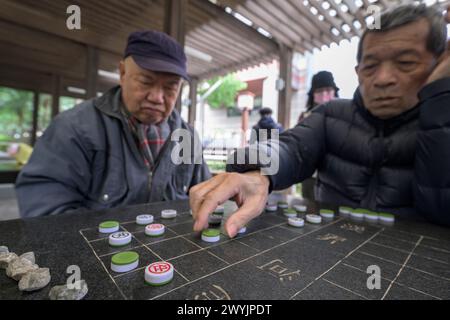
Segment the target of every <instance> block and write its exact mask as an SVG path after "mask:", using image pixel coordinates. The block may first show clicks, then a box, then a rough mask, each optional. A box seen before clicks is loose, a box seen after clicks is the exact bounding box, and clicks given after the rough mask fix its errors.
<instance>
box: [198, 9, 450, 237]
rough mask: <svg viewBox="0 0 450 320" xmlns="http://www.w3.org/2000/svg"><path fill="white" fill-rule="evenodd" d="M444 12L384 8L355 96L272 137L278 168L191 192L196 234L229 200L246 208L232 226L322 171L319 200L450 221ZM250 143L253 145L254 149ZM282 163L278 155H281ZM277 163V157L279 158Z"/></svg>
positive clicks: (257, 168)
mask: <svg viewBox="0 0 450 320" xmlns="http://www.w3.org/2000/svg"><path fill="white" fill-rule="evenodd" d="M445 20H447V22H450V7H449V8H448V11H447V14H446V17H445V18H444V17H443V15H442V10H440V9H438V8H436V7H427V6H425V5H405V6H400V7H397V8H395V9H393V10H391V11H388V12H385V13H383V14H382V16H381V28H380V29H374V30H369V29H368V30H366V31H365V33H364V35H363V37H362V39H361V42H360V46H359V51H358V57H357V59H358V65H357V67H356V72H357V74H358V78H359V88H358V90H357V91H356V93H355V95H354V98H353V99H352V100H335V101H332V102H329V103H328V104H326V105H321V106H318V107H317V108H315V109H314V110H313V112H312V114H311V116H310V117H308V118H307V119H306V120H305V121H303V122H302V123H301V124H299V125H297V126H296V127H295V128H293V129H291V130H289V131H286V132H285V133H283V134H281V136H280V139H279V143H278V142H274V141H271V142H269V144H268V146H269V147H271V152H272V156H274V155H278V156H279V163H278V168H279V170H278V172H276V173H274V174H273V173H271V174H270V175H267V172H265V169H266V167H264V166H263V165H262V164H256V165H251V164H243V165H242V164H234V165H229V166H228V168H227V169H228V171H234V173H225V174H222V175H219V176H216V177H214V178H213V179H211V180H209V181H206V182H203V183H201V184H199V185H197V186H195V187H193V188H192V189H191V192H190V203H191V207H192V210H193V215H194V218H195V220H196V222H195V224H194V229H195V230H201V229H203V228H205V227H206V226H207V222H208V219H207V218H208V214H209V213H210V212H212V211H213V210H214V208H215V207H216V206H217V205H218V204H220V203H223V202H224V201H226V200H228V199H233V200H235V201H236V202H237V204H238V205H239V207H240V208H239V210H238V211H236V213H234V214H233V215H232V216H231V217H230V218H229V219H228V221H227V223H226V225H225V229H226V230H227V232H228V234H229V235H230V236H231V237H233V236H234V235H236V232H237V230H239V228H241V227H242V226H244V225H245V224H246V223H248V222H249V221H250V220H251V219H253V218H254V217H256V216H258V215H259V214H260V213H261V212H262V211H263V208H264V205H265V203H266V200H267V195H268V193H269V192H270V191H271V190H279V189H283V188H286V187H288V186H290V185H292V184H294V183H298V182H301V181H303V180H304V179H306V178H308V177H310V176H311V175H312V174H313V173H314V171H315V170H318V179H317V185H316V190H315V191H316V199H317V200H319V201H322V202H327V203H335V204H340V205H347V206H351V207H364V208H368V209H371V210H374V211H378V212H380V211H387V212H392V213H396V214H400V215H406V216H417V215H421V216H423V217H425V218H427V219H429V220H431V221H433V222H435V223H440V224H444V225H450V52H449V47H448V43H447V30H446V22H445ZM250 150H251V149H247V150H246V153H247V155H248V154H249V152H250ZM273 159H276V157H273ZM273 161H275V160H273Z"/></svg>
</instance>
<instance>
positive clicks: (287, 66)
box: [278, 45, 294, 129]
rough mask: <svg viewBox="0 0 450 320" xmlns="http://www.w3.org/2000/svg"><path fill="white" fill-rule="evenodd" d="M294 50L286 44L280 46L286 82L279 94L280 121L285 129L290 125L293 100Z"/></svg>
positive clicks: (284, 80) (282, 70) (283, 78)
mask: <svg viewBox="0 0 450 320" xmlns="http://www.w3.org/2000/svg"><path fill="white" fill-rule="evenodd" d="M293 56H294V51H293V50H292V49H291V48H288V47H286V46H284V45H281V47H280V79H282V80H283V82H284V87H283V88H282V89H281V90H280V92H279V96H278V122H280V123H281V124H282V125H283V127H284V128H285V129H288V128H289V126H290V118H291V100H292V59H293Z"/></svg>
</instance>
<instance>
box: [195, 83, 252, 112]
mask: <svg viewBox="0 0 450 320" xmlns="http://www.w3.org/2000/svg"><path fill="white" fill-rule="evenodd" d="M220 79H221V78H219V77H215V78H212V79H210V80H208V81H207V83H208V84H209V86H212V85H213V84H214V83H216V82H217V81H219V80H220ZM222 79H223V82H222V84H221V85H220V86H219V88H217V89H216V90H215V91H214V92H213V93H212V94H211V95H210V96H209V97H208V98H207V99H206V101H207V102H208V104H209V105H210V106H211V107H212V108H216V109H217V108H223V107H234V105H235V101H236V96H237V94H238V92H239V91H241V90H244V89H246V88H247V84H246V83H245V82H242V81H240V80H239V79H238V78H236V76H235V75H233V74H229V75H227V76H225V77H224V78H222ZM206 91H208V90H207V89H202V90H199V93H200V94H201V95H203V94H204V93H205V92H206Z"/></svg>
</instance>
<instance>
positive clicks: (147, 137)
mask: <svg viewBox="0 0 450 320" xmlns="http://www.w3.org/2000/svg"><path fill="white" fill-rule="evenodd" d="M120 109H121V111H122V114H123V115H124V117H125V120H126V121H127V123H128V126H129V128H130V130H131V133H132V134H133V137H134V139H135V141H136V145H137V147H138V149H139V151H140V152H141V155H142V157H143V159H144V163H145V165H146V166H147V168H148V169H149V170H150V171H153V169H154V167H155V164H156V160H157V159H158V155H159V153H160V151H161V149H162V147H163V145H164V143H165V142H166V140H167V138H168V137H169V135H170V126H169V124H168V123H167V120H164V121H163V122H161V123H160V124H157V125H146V124H143V123H141V122H139V121H138V120H137V119H136V118H135V117H133V116H132V115H131V114H130V112H129V111H128V110H127V108H125V106H122V107H121V108H120Z"/></svg>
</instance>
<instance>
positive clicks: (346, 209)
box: [339, 207, 352, 218]
mask: <svg viewBox="0 0 450 320" xmlns="http://www.w3.org/2000/svg"><path fill="white" fill-rule="evenodd" d="M339 213H340V215H341V216H342V217H344V218H345V217H348V216H350V214H351V213H352V208H350V207H339Z"/></svg>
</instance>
